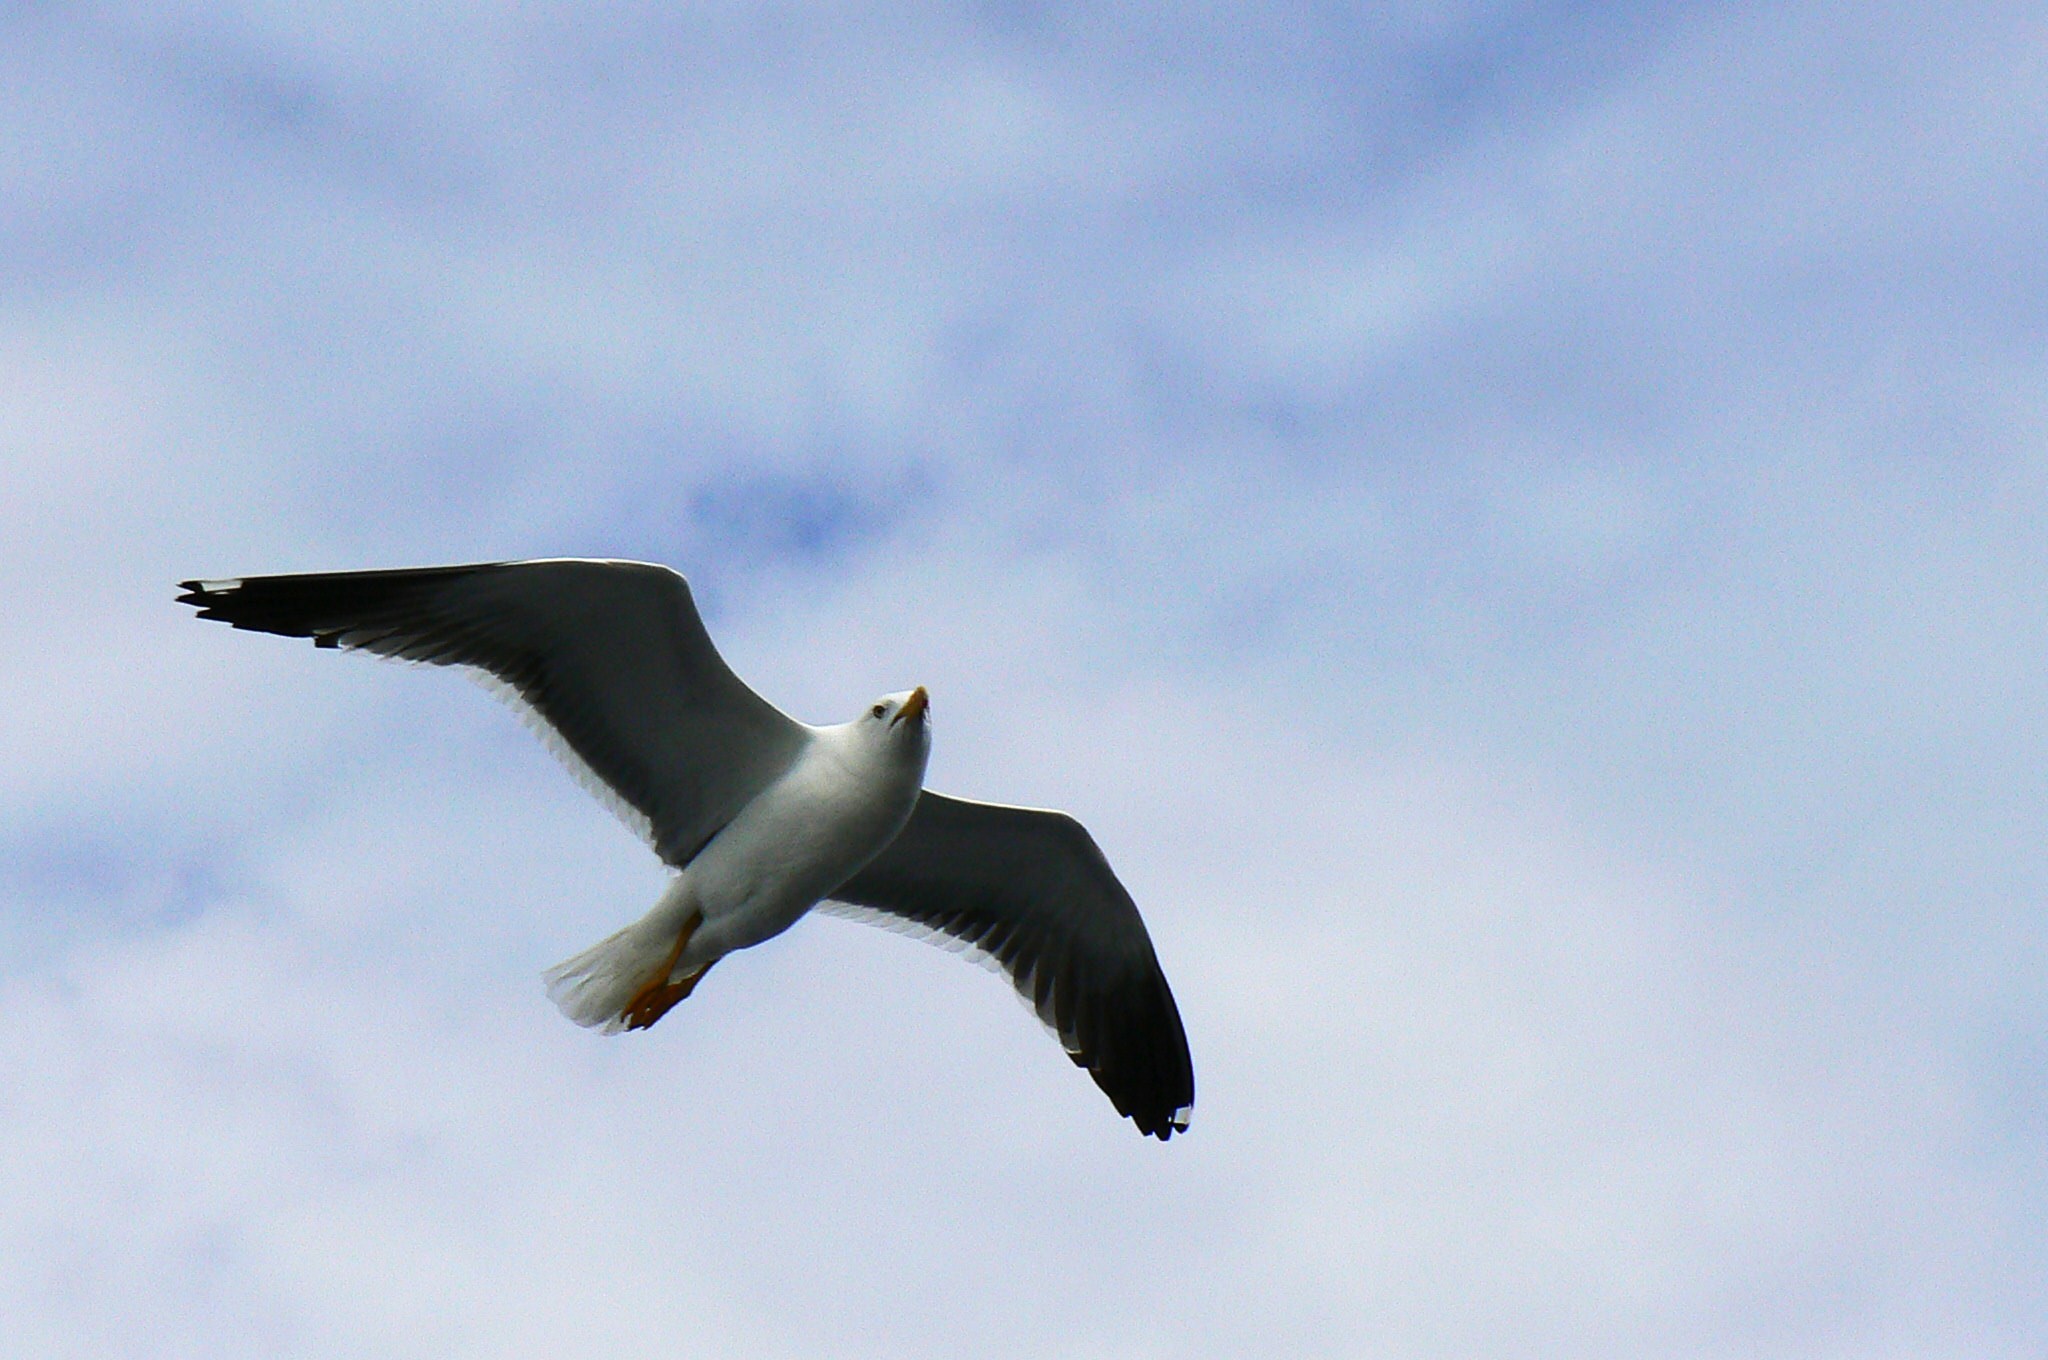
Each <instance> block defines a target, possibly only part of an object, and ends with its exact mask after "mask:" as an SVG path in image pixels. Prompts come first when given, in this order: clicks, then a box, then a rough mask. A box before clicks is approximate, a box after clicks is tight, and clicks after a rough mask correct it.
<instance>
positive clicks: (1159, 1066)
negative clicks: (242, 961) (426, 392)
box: [178, 559, 1195, 1140]
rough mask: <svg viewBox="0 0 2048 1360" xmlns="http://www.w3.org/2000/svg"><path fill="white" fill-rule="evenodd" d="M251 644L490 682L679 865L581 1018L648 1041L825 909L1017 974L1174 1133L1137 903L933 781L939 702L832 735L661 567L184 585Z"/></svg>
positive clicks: (1114, 1095) (1174, 1072)
mask: <svg viewBox="0 0 2048 1360" xmlns="http://www.w3.org/2000/svg"><path fill="white" fill-rule="evenodd" d="M182 589H183V590H184V592H185V593H184V594H182V595H180V596H179V597H178V598H179V602H180V603H183V604H189V605H192V606H194V607H196V608H197V609H198V611H199V617H201V618H204V619H218V620H220V621H221V622H223V623H227V624H231V625H233V626H234V627H236V628H244V629H249V630H252V631H255V632H260V633H277V634H281V635H283V636H286V637H305V638H311V639H313V642H314V644H315V645H316V646H320V647H343V648H348V649H351V650H361V651H366V652H372V653H375V654H377V655H379V656H387V657H395V658H399V659H402V660H406V661H420V662H427V663H430V664H434V665H443V666H460V667H466V668H469V669H471V670H473V671H475V672H477V673H479V674H480V677H481V678H482V679H484V680H485V682H486V683H487V684H489V685H490V686H491V688H493V689H494V690H496V691H497V692H498V694H499V695H500V696H501V697H503V698H505V699H507V700H508V701H510V702H511V703H513V704H514V705H515V706H517V707H519V708H521V709H522V710H524V711H525V713H526V714H527V715H528V716H529V717H530V718H531V719H532V720H534V726H535V728H536V730H537V731H538V732H539V733H540V734H541V736H542V737H543V739H544V740H546V741H547V743H548V745H549V746H550V748H552V749H553V750H554V752H555V753H556V754H557V755H558V756H559V757H561V758H562V760H563V761H564V762H565V763H567V764H568V765H569V767H570V769H571V770H572V771H574V772H575V773H576V774H578V775H579V777H581V778H582V779H583V781H584V783H585V784H586V785H587V786H588V787H589V788H590V789H591V790H592V791H593V792H594V793H596V794H597V795H598V797H600V798H601V799H603V800H604V801H605V802H606V803H607V804H608V805H609V806H610V807H611V808H612V810H613V811H614V812H616V813H617V814H618V815H619V816H620V817H621V818H623V819H624V820H625V821H626V822H627V823H628V824H629V825H631V826H632V827H634V828H635V829H636V830H638V831H639V832H640V833H641V835H642V837H643V838H644V839H645V840H646V841H647V843H648V844H649V846H651V847H652V848H653V850H654V852H655V853H656V854H657V855H659V856H660V857H661V859H662V861H663V862H664V863H665V864H667V865H668V866H669V867H670V868H671V869H673V870H674V871H675V877H674V878H673V879H672V880H671V881H670V882H669V884H668V887H667V889H666V890H665V891H664V892H663V893H662V895H661V898H660V900H659V901H657V902H656V903H655V904H654V908H653V910H651V911H649V912H648V913H647V914H646V915H645V916H643V917H641V918H640V919H639V920H637V921H635V922H633V923H632V924H631V925H629V926H626V927H625V928H624V929H622V930H620V931H618V932H616V933H615V934H612V935H610V936H608V937H607V938H605V939H603V940H600V941H598V942H597V943H596V944H594V945H592V946H591V947H590V948H588V949H586V950H584V951H583V952H582V953H580V954H577V955H575V956H574V957H572V958H569V959H566V960H564V961H563V962H562V963H559V964H557V965H556V966H555V967H553V968H551V969H549V970H548V971H547V973H546V975H545V976H546V980H547V987H548V995H549V996H550V997H551V998H552V999H553V1000H554V1002H555V1004H556V1005H557V1006H559V1007H560V1008H561V1010H562V1012H563V1013H564V1014H565V1015H567V1016H568V1017H569V1018H570V1019H571V1020H573V1021H575V1022H576V1023H577V1024H579V1025H584V1026H587V1027H590V1028H593V1029H599V1030H603V1031H605V1032H607V1033H616V1032H619V1031H622V1030H636V1029H646V1028H647V1027H648V1026H650V1025H652V1024H654V1023H655V1022H656V1021H657V1020H659V1019H661V1017H662V1016H664V1015H666V1014H667V1013H668V1012H669V1010H670V1008H672V1007H673V1006H675V1005H676V1004H677V1003H678V1002H680V1001H681V1000H683V999H684V998H685V997H687V996H689V995H690V992H691V990H692V989H693V988H695V987H696V985H697V984H698V982H699V981H701V980H702V979H703V977H704V974H705V973H706V972H708V971H709V970H710V969H711V966H712V965H713V964H715V963H717V962H718V961H719V960H720V959H722V958H724V957H725V956H726V955H727V954H730V953H732V952H733V951H734V950H736V949H745V948H747V947H748V946H750V945H756V944H759V943H761V942H762V941H763V940H766V939H769V938H770V937H772V936H775V935H778V934H780V933H781V932H783V931H785V930H787V929H789V928H790V927H791V926H792V925H795V924H796V922H797V921H798V920H799V919H801V918H802V917H803V916H804V915H805V914H806V913H807V912H809V911H810V910H811V909H812V908H814V907H816V908H819V909H821V910H825V911H829V912H834V913H836V914H841V915H849V916H854V917H857V918H861V919H867V920H871V921H876V922H879V923H881V924H884V925H896V926H898V927H902V928H907V929H909V930H912V931H914V932H919V933H924V934H928V935H936V936H939V937H944V938H945V939H948V940H951V941H953V942H954V943H955V944H956V945H958V946H964V947H966V948H968V949H969V950H971V951H973V952H975V953H977V954H978V955H980V956H981V957H982V958H984V959H986V960H988V961H991V962H993V963H994V964H995V965H996V966H998V967H1000V968H1001V969H1002V970H1003V971H1004V972H1005V973H1007V974H1008V975H1009V978H1010V980H1011V981H1012V982H1013V983H1014V984H1015V985H1016V988H1017V991H1018V992H1019V994H1020V995H1022V996H1023V998H1024V999H1025V1001H1026V1002H1027V1003H1028V1004H1029V1005H1030V1006H1031V1007H1032V1009H1033V1010H1034V1011H1036V1012H1037V1014H1038V1016H1039V1018H1040V1019H1041V1020H1042V1021H1044V1022H1045V1024H1046V1025H1047V1027H1048V1028H1050V1029H1051V1030H1052V1031H1053V1033H1054V1034H1056V1035H1057V1036H1058V1037H1059V1040H1060V1043H1061V1045H1062V1046H1063V1047H1064V1048H1065V1049H1066V1051H1067V1054H1068V1056H1069V1057H1071V1058H1072V1059H1073V1060H1074V1063H1075V1064H1076V1065H1077V1066H1080V1067H1083V1068H1086V1069H1087V1071H1088V1074H1089V1075H1090V1076H1091V1077H1093V1078H1094V1079H1095V1083H1096V1085H1098V1086H1100V1087H1101V1088H1102V1090H1103V1092H1104V1093H1105V1094H1106V1095H1107V1096H1108V1097H1109V1099H1110V1101H1111V1103H1113V1104H1114V1105H1115V1106H1116V1109H1117V1113H1119V1114H1121V1115H1123V1116H1125V1117H1127V1118H1129V1119H1131V1120H1132V1121H1133V1122H1135V1123H1136V1124H1137V1126H1138V1129H1139V1131H1140V1132H1141V1133H1146V1134H1151V1135H1153V1136H1155V1137H1158V1138H1160V1139H1162V1140H1163V1139H1167V1138H1170V1137H1172V1136H1173V1135H1174V1134H1175V1133H1177V1132H1181V1131H1183V1130H1185V1129H1186V1128H1187V1126H1188V1116H1189V1113H1190V1111H1191V1110H1192V1109H1193V1106H1194V1100H1195V1077H1194V1067H1193V1063H1192V1061H1191V1059H1190V1058H1189V1055H1188V1044H1187V1035H1186V1033H1185V1032H1184V1031H1183V1030H1182V1028H1181V1021H1180V1011H1179V1009H1178V1008H1177V1007H1176V1006H1175V1005H1174V1001H1173V992H1172V991H1171V989H1169V988H1168V987H1167V985H1166V975H1165V973H1164V972H1162V971H1161V969H1160V967H1159V960H1158V958H1157V957H1156V956H1155V955H1154V953H1153V950H1152V940H1151V937H1150V936H1149V935H1148V934H1147V933H1146V930H1145V923H1144V921H1143V920H1141V919H1140V918H1139V915H1138V909H1137V906H1136V905H1135V904H1134V903H1133V902H1132V901H1131V896H1130V894H1129V893H1128V892H1126V891H1125V890H1124V887H1123V885H1122V884H1121V883H1119V882H1118V881H1117V877H1116V875H1115V873H1114V872H1112V871H1111V869H1110V867H1109V861H1108V860H1106V859H1104V858H1103V855H1102V851H1101V850H1100V849H1098V848H1097V847H1096V844H1095V841H1094V839H1093V838H1092V837H1091V836H1089V834H1088V832H1087V831H1086V830H1085V829H1084V828H1083V827H1082V826H1081V824H1080V823H1079V822H1077V821H1075V820H1074V819H1073V818H1072V817H1069V816H1067V815H1066V814H1065V813H1061V812H1048V811H1042V810H1040V809H1036V808H1022V807H1008V806H1005V805H1003V804H999V803H981V802H973V801H970V800H968V799H964V798H953V797H949V796H947V795H945V794H941V793H934V792H932V791H931V790H929V789H926V788H925V787H924V772H925V762H926V760H927V758H928V757H929V756H930V754H931V710H930V698H929V696H928V695H927V694H926V693H925V690H924V687H923V686H918V687H916V688H914V689H910V690H905V691H903V692H900V693H896V694H886V695H883V696H882V697H881V698H878V699H876V700H874V701H873V702H872V703H870V704H868V705H867V707H865V708H863V709H862V710H861V711H860V713H858V714H857V715H856V716H855V717H854V719H853V720H852V721H851V722H845V723H840V724H837V725H836V726H830V727H812V726H809V725H807V724H805V723H801V722H798V721H796V720H795V719H794V718H791V717H789V716H787V715H786V714H784V713H783V712H782V711H781V710H779V709H777V708H776V707H775V706H774V705H772V704H770V703H769V702H768V701H767V700H765V699H763V698H761V696H760V695H758V694H756V693H754V691H753V690H751V689H749V688H748V687H747V686H746V684H745V683H744V682H743V681H741V680H740V678H739V677H738V676H736V675H734V674H733V672H732V670H731V669H730V668H729V667H727V666H726V664H725V662H724V661H723V660H722V659H721V658H720V657H719V655H718V651H717V649H716V648H715V647H713V646H712V645H711V637H710V635H709V634H708V633H707V632H706V631H705V629H704V622H703V620H702V619H701V618H700V617H699V616H698V614H697V607H696V605H695V603H694V602H693V601H692V600H691V598H690V587H689V584H688V583H687V582H686V581H684V579H683V578H682V577H681V576H680V575H678V574H677V573H676V572H674V571H671V570H669V569H668V568H667V567H661V566H655V565H651V564H648V563H644V562H614V561H591V560H583V559H551V560H540V561H528V562H487V563H478V564H475V565H469V566H453V567H420V568H412V569H408V570H401V571H348V572H325V573H317V574H311V575H296V576H250V577H242V578H238V579H234V580H221V581H186V582H184V583H183V585H182Z"/></svg>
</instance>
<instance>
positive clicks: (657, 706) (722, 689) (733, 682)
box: [179, 559, 809, 867]
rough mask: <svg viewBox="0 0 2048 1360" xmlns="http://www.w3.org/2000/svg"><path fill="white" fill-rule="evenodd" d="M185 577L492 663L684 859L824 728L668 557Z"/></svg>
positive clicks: (224, 615) (324, 622) (306, 629)
mask: <svg viewBox="0 0 2048 1360" xmlns="http://www.w3.org/2000/svg"><path fill="white" fill-rule="evenodd" d="M184 589H185V591H186V593H185V594H184V595H181V596H179V600H180V602H181V603H184V604H189V605H193V606H195V607H196V608H197V609H198V610H199V617H201V618H204V619H219V620H221V621H222V622H225V623H229V624H232V625H234V626H235V627H236V628H247V629H253V630H255V631H257V632H263V633H280V634H283V635H285V636H287V637H310V638H312V639H313V641H314V642H315V643H316V644H318V645H319V646H322V647H348V648H359V649H361V650H363V651H368V652H375V653H377V654H379V655H382V656H390V657H398V658H402V659H404V660H407V661H423V662H430V663H433V664H436V665H445V666H468V667H474V668H476V669H477V670H479V671H482V672H484V673H485V675H486V677H487V678H488V679H490V680H492V681H495V682H496V684H497V685H498V686H499V687H501V688H502V689H503V690H508V691H510V697H514V698H516V699H518V700H519V701H521V702H522V703H523V705H524V706H525V707H527V708H528V709H529V710H530V711H531V712H532V713H533V714H534V715H535V716H537V717H538V718H539V719H540V720H541V721H542V722H543V723H544V724H545V725H546V727H547V728H548V729H550V731H549V732H547V733H543V735H552V736H554V737H556V738H558V739H559V742H560V744H561V746H563V747H566V748H567V752H566V754H568V755H570V756H573V757H574V760H573V761H572V764H580V765H581V766H583V767H584V768H585V769H587V771H588V772H589V773H590V774H591V775H594V776H595V777H596V779H597V780H599V781H601V783H602V788H600V789H599V790H598V792H599V793H601V794H602V793H607V792H608V793H609V794H610V795H611V796H612V798H613V799H615V800H616V801H617V804H618V805H622V806H621V807H620V808H619V810H620V811H622V812H624V813H625V814H626V815H627V819H628V820H629V821H632V822H636V823H639V829H640V830H641V831H642V832H643V833H644V834H645V835H646V836H647V838H648V840H649V842H650V843H651V844H652V845H653V846H654V848H655V851H656V853H658V854H659V855H660V856H661V857H662V858H663V859H664V860H666V861H668V862H669V863H670V864H672V865H675V866H677V867H681V866H682V865H684V864H687V863H688V862H689V861H690V859H691V858H692V857H693V856H694V855H695V854H696V853H697V851H698V850H699V849H700V848H701V847H702V846H703V844H704V842H705V841H707V840H709V839H710V838H711V837H712V836H713V835H715V834H716V833H717V832H718V830H719V828H720V827H722V826H724V825H725V824H726V823H727V822H728V821H730V820H731V819H732V817H733V816H734V815H735V814H736V813H737V812H738V811H739V809H740V808H742V807H744V806H745V805H746V804H747V802H748V801H749V800H750V799H752V798H753V796H754V795H755V794H756V793H758V792H759V791H760V790H761V789H762V788H764V787H766V786H767V785H768V784H769V783H770V782H772V781H773V780H774V779H775V778H776V777H777V776H778V775H780V774H781V773H782V771H783V770H785V769H787V768H788V767H789V765H790V764H791V763H792V762H793V761H794V760H795V759H796V757H797V755H798V753H799V752H801V750H802V749H803V747H804V744H805V743H806V742H807V741H808V740H809V730H808V729H807V728H805V727H804V726H803V725H802V724H801V723H798V722H796V721H794V720H793V719H791V718H789V717H787V716H785V715H784V714H783V713H782V712H781V711H779V710H778V709H776V708H775V707H774V706H773V705H772V704H770V703H768V701H767V700H765V699H763V698H761V696H759V695H758V694H756V693H754V692H753V691H752V690H751V689H748V688H747V686H746V685H745V684H744V683H742V682H741V680H740V678H739V677H738V676H736V675H734V674H733V673H732V671H731V670H730V669H729V668H728V667H727V666H726V664H725V662H724V661H723V660H722V659H721V658H720V657H719V655H718V651H717V649H716V648H715V647H713V646H712V645H711V638H710V635H709V634H707V633H706V632H705V631H704V623H703V620H702V619H700V618H699V617H698V616H697V607H696V605H695V603H694V602H692V600H691V599H690V587H689V585H688V584H687V583H686V582H685V581H684V580H683V578H682V577H681V576H679V575H677V574H676V573H675V572H673V571H670V570H669V569H668V568H666V567H659V566H652V565H649V564H646V563H640V562H599V561H583V560H574V559H562V560H549V561H535V562H491V563H481V564H478V565H474V566H460V567H423V568H416V569H413V570H407V571H348V572H328V573H321V574H316V575H306V576H250V577H245V578H243V579H240V580H231V581H186V582H185V583H184Z"/></svg>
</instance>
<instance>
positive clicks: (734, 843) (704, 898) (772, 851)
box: [676, 750, 923, 974]
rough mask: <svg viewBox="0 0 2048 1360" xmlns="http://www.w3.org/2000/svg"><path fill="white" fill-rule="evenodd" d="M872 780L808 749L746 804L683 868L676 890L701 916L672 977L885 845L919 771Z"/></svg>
mask: <svg viewBox="0 0 2048 1360" xmlns="http://www.w3.org/2000/svg"><path fill="white" fill-rule="evenodd" d="M906 773H910V774H911V776H912V777H911V779H910V781H909V782H908V784H907V786H906V785H905V784H904V781H903V780H902V779H900V778H897V779H888V780H886V781H883V782H879V783H878V782H876V781H875V780H874V779H873V778H872V777H870V778H867V779H861V778H857V777H856V776H855V775H854V772H853V771H851V770H849V769H847V768H846V767H845V766H844V765H841V764H840V763H839V762H838V761H836V760H834V759H832V758H831V757H830V756H829V755H827V754H826V753H824V752H819V751H815V750H814V751H813V752H811V753H809V755H807V757H806V758H805V759H803V760H800V761H799V762H798V764H797V765H796V767H795V768H794V769H792V770H791V771H790V772H789V773H788V774H787V775H785V776H784V777H783V778H782V779H780V780H778V781H777V782H776V783H775V784H774V785H772V786H771V787H770V788H769V789H767V790H766V791H764V792H763V793H762V794H761V795H760V796H758V797H757V798H755V799H754V801H753V802H751V803H749V804H748V805H747V807H746V809H745V810H744V811H743V812H741V814H740V815H739V816H738V817H736V818H734V819H733V821H732V822H731V823H730V824H728V825H727V826H726V827H725V828H724V829H723V830H722V831H720V832H719V833H718V835H716V836H714V837H713V838H712V839H711V842H710V843H709V844H707V845H706V846H705V847H704V848H703V850H701V851H699V852H698V854H697V857H696V858H695V859H693V860H691V861H690V863H689V865H688V867H686V868H685V869H684V870H683V873H682V877H681V878H680V879H679V880H678V882H677V885H676V888H677V890H679V894H680V895H683V896H686V897H687V900H688V902H689V903H690V905H691V906H693V907H694V908H695V909H696V910H698V911H701V912H703V914H704V920H703V924H701V925H700V926H698V927H697V930H696V933H695V934H694V935H693V936H692V937H691V939H690V943H689V946H688V948H687V949H686V950H685V952H684V954H683V956H682V957H681V958H680V959H678V960H677V973H678V974H681V973H683V972H687V971H690V970H691V969H693V968H697V967H701V966H708V965H709V964H710V963H711V962H713V961H715V960H716V959H718V958H720V957H722V956H723V955H725V954H729V953H731V952H732V951H733V950H735V949H745V948H747V947H748V946H750V945H756V944H759V943H760V942H761V941H763V940H765V939H768V938H769V937H770V936H773V935H778V934H780V933H781V932H783V931H785V930H787V929H789V927H790V926H792V925H794V924H796V922H797V921H798V920H799V919H800V918H801V917H802V916H803V914H804V913H805V912H807V911H809V910H810V909H811V908H812V907H813V906H815V905H816V904H817V902H818V900H819V899H820V898H822V897H824V896H825V895H826V894H827V893H830V892H831V891H832V890H833V889H834V888H836V887H838V886H839V885H840V884H841V883H844V882H845V881H846V880H847V879H849V878H851V877H852V876H853V875H854V873H855V872H857V871H858V870H859V869H860V868H861V866H862V865H864V864H866V863H867V862H868V861H869V860H871V859H873V858H874V857H875V856H876V855H877V854H879V853H880V852H881V850H882V849H883V847H885V846H886V845H888V843H889V842H890V840H892V839H893V838H894V837H895V835H896V833H897V832H898V831H900V830H901V829H902V827H903V823H904V820H905V819H906V818H908V817H909V815H910V809H911V807H912V805H914V804H915V803H916V801H917V794H918V789H919V787H920V786H921V784H922V782H923V781H922V778H921V775H922V773H923V772H922V771H921V770H918V771H915V772H906Z"/></svg>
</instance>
